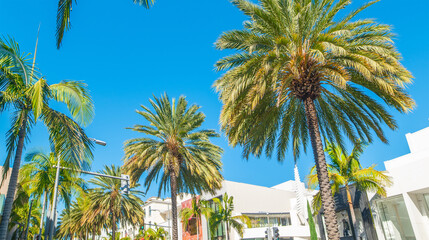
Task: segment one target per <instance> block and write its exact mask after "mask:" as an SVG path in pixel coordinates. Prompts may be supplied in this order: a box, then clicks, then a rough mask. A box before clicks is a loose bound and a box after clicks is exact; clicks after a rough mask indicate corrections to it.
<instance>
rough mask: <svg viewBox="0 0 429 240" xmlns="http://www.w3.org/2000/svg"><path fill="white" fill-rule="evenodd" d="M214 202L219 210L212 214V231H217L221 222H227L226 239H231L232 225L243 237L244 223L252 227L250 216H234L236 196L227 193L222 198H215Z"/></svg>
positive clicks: (210, 221)
mask: <svg viewBox="0 0 429 240" xmlns="http://www.w3.org/2000/svg"><path fill="white" fill-rule="evenodd" d="M213 202H215V204H217V205H218V210H217V211H215V212H213V213H212V214H211V216H210V220H209V224H210V231H211V232H215V231H216V229H218V228H219V226H221V224H225V226H226V240H229V230H230V228H231V227H232V228H233V229H235V230H236V231H237V232H238V234H240V236H241V237H243V229H244V224H246V226H247V227H249V228H250V227H251V223H250V218H249V217H248V216H246V215H237V216H233V214H234V197H233V196H231V197H229V196H228V194H227V193H225V194H224V195H223V196H222V199H219V198H213Z"/></svg>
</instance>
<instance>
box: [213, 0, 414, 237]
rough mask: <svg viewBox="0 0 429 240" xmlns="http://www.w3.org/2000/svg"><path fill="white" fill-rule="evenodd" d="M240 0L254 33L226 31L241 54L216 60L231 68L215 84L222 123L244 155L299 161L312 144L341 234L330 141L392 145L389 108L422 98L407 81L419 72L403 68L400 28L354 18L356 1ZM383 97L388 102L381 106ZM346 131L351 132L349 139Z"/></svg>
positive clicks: (222, 41)
mask: <svg viewBox="0 0 429 240" xmlns="http://www.w3.org/2000/svg"><path fill="white" fill-rule="evenodd" d="M259 2H260V5H258V4H256V3H253V2H251V1H247V0H233V4H234V5H235V6H237V7H238V8H239V9H240V10H241V11H242V12H243V13H244V14H246V15H247V16H248V17H249V18H250V19H249V21H246V22H245V23H244V27H245V29H244V30H233V31H229V32H226V33H223V34H222V35H221V36H220V38H219V39H218V40H217V42H216V46H217V48H218V49H231V50H235V52H234V53H233V54H232V55H230V56H227V57H225V58H223V59H221V60H219V61H218V62H217V63H216V67H217V70H219V71H222V70H227V72H226V73H225V74H224V75H223V76H222V77H220V78H219V79H218V80H217V81H216V82H215V83H214V86H215V87H216V89H217V90H218V91H219V94H220V99H221V101H222V102H223V108H222V112H221V117H220V122H221V125H222V128H223V130H224V131H225V132H226V134H227V135H228V139H229V142H230V144H231V145H233V146H235V145H241V146H243V155H244V156H245V157H248V156H249V155H250V154H253V155H255V156H258V157H259V156H261V154H263V153H264V152H265V154H266V155H267V157H271V156H272V154H273V153H274V152H275V151H276V154H277V158H278V160H279V161H283V160H284V157H285V153H286V151H287V149H288V148H289V147H291V148H292V151H293V154H294V158H295V160H296V159H297V158H299V156H300V152H301V151H304V152H306V150H307V144H308V143H309V142H310V143H311V147H312V150H313V154H314V158H315V163H316V169H317V173H318V177H319V180H320V190H321V194H322V200H323V201H322V202H323V207H324V209H325V222H326V224H327V232H328V237H329V239H332V240H338V239H339V232H338V226H337V221H336V217H335V207H334V201H333V198H332V194H331V187H330V184H329V177H328V171H327V167H326V160H325V155H324V152H323V141H322V139H328V140H329V141H331V142H333V143H336V144H338V145H340V146H343V145H344V137H346V138H348V139H349V140H350V141H351V142H353V143H356V141H357V139H362V140H364V141H366V142H372V140H373V136H372V132H375V134H376V136H377V137H378V138H380V139H381V140H382V141H383V142H385V143H387V139H386V137H385V135H384V132H383V129H382V127H381V125H383V124H386V125H387V126H388V127H389V128H390V129H396V128H397V125H396V122H395V120H394V119H393V117H392V116H391V115H390V114H389V113H388V112H387V110H386V106H385V105H387V106H388V107H393V108H395V109H396V110H398V111H399V112H407V111H409V110H410V109H412V108H413V106H414V101H413V100H412V99H411V98H410V96H409V95H408V94H407V93H406V90H405V87H406V85H407V84H408V83H410V82H411V78H412V76H411V74H410V73H409V72H408V71H407V70H406V69H405V68H404V67H403V66H402V65H401V63H400V54H399V53H398V51H397V50H396V48H395V46H394V45H393V39H392V37H393V34H392V33H391V27H390V26H388V25H384V24H379V23H377V22H375V21H374V20H372V19H363V20H352V19H353V18H354V17H355V16H356V15H357V14H358V13H360V12H361V11H362V10H364V9H366V8H367V7H369V6H370V5H372V4H373V3H374V1H373V2H369V3H367V4H365V5H363V6H362V7H360V8H358V9H356V10H354V11H352V12H351V13H343V10H344V9H345V8H346V6H348V5H349V4H350V3H351V1H349V0H338V1H337V0H260V1H259ZM380 101H382V102H384V104H385V105H384V104H381V103H380ZM344 135H345V136H344Z"/></svg>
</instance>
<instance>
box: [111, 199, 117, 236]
mask: <svg viewBox="0 0 429 240" xmlns="http://www.w3.org/2000/svg"><path fill="white" fill-rule="evenodd" d="M113 202H114V201H112V203H110V211H111V213H112V240H116V214H115V212H114V211H113Z"/></svg>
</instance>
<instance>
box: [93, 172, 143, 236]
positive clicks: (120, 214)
mask: <svg viewBox="0 0 429 240" xmlns="http://www.w3.org/2000/svg"><path fill="white" fill-rule="evenodd" d="M100 173H102V174H105V175H110V176H116V177H121V174H122V170H121V168H120V167H116V166H114V165H112V166H110V167H109V166H105V168H104V170H102V171H100ZM90 183H92V184H94V185H95V186H96V187H95V188H93V189H90V190H89V193H88V194H89V200H90V202H91V205H90V207H89V208H90V211H91V214H90V216H89V221H92V220H93V219H95V218H97V217H99V216H101V217H102V218H103V219H104V221H110V223H111V228H112V236H116V227H117V224H118V222H120V223H121V225H122V226H125V225H126V224H132V225H142V224H143V223H144V211H143V208H142V206H143V204H144V202H143V200H141V199H140V197H143V196H144V194H143V192H141V191H138V190H136V187H138V186H139V185H138V184H136V185H134V186H133V187H130V189H129V191H128V193H125V192H124V191H123V190H122V189H121V180H120V179H112V178H106V177H95V178H93V179H91V180H90Z"/></svg>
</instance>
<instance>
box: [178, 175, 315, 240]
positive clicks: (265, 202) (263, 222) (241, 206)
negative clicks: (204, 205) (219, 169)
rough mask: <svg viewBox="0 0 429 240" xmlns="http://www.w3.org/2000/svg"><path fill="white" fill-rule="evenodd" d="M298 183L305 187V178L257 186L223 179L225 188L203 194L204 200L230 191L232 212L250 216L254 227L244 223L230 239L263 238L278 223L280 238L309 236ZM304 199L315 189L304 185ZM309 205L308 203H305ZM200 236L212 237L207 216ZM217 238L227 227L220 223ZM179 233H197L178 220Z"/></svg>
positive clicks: (185, 237) (186, 239)
mask: <svg viewBox="0 0 429 240" xmlns="http://www.w3.org/2000/svg"><path fill="white" fill-rule="evenodd" d="M297 187H301V188H304V184H303V183H302V182H298V183H297V182H295V181H288V182H285V183H282V184H279V185H276V186H273V187H271V188H269V187H262V186H256V185H251V184H245V183H238V182H232V181H224V182H223V184H222V188H221V189H220V190H218V191H217V192H216V193H215V194H202V195H201V196H200V197H201V199H204V200H208V201H210V200H212V199H213V198H215V197H218V198H222V196H223V195H224V194H225V193H227V194H228V196H232V197H234V212H233V215H247V216H248V217H249V218H250V220H251V227H250V228H248V227H245V229H244V232H243V236H242V237H241V236H239V234H238V232H237V231H235V230H233V229H230V233H229V234H230V240H239V239H248V240H263V239H264V237H265V231H266V230H267V228H269V227H271V228H272V227H277V228H278V229H279V235H280V239H281V240H304V239H310V229H309V227H308V224H307V221H306V216H300V215H299V214H298V208H299V207H298V204H297V194H296V189H297ZM303 193H304V197H305V199H308V200H309V201H311V199H312V197H313V195H314V193H315V192H314V191H309V190H307V189H304V191H303ZM190 200H191V197H189V199H184V201H182V203H181V204H180V206H179V211H180V209H181V208H183V207H187V205H189V202H190ZM304 207H305V208H306V205H305V206H304ZM200 229H201V231H200V238H199V239H204V240H205V239H209V235H210V233H209V228H208V222H207V219H205V218H204V217H203V219H201V226H200ZM213 235H214V239H225V237H226V231H225V227H224V226H221V227H220V228H219V229H218V230H217V231H216V232H215V233H213ZM179 236H181V237H182V240H194V239H196V233H195V232H194V233H189V232H188V231H184V229H183V227H182V224H181V223H179Z"/></svg>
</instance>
